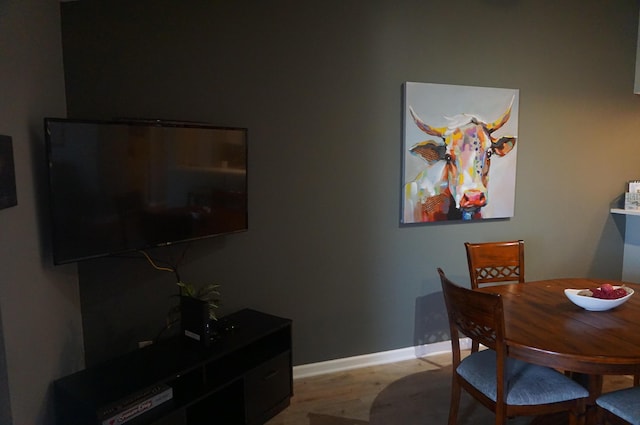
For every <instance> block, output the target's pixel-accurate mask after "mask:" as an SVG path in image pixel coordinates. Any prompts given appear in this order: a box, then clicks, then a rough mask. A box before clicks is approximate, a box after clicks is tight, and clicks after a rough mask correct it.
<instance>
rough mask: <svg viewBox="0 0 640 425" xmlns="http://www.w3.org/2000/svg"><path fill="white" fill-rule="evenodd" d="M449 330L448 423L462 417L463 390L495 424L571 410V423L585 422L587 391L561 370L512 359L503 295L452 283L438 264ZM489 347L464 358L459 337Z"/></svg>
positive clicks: (450, 423)
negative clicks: (449, 394)
mask: <svg viewBox="0 0 640 425" xmlns="http://www.w3.org/2000/svg"><path fill="white" fill-rule="evenodd" d="M438 274H439V275H440V281H441V284H442V292H443V294H444V300H445V304H446V308H447V316H448V319H449V329H450V333H451V352H452V359H453V361H452V381H451V405H450V407H449V422H448V423H449V425H455V424H456V422H457V418H458V409H459V404H460V398H461V392H462V389H464V390H465V391H466V392H467V393H469V394H470V395H471V396H473V397H474V398H475V399H476V400H478V401H479V402H480V403H481V404H483V405H484V406H485V407H487V408H489V409H490V410H492V411H493V412H494V413H495V424H496V425H504V424H506V421H507V418H510V417H515V416H537V415H546V414H551V413H558V412H568V415H569V424H570V425H577V424H583V423H584V420H585V410H586V399H587V397H588V396H589V392H588V391H587V390H586V389H585V388H584V387H583V386H581V385H580V384H578V383H577V382H575V381H573V380H571V379H570V378H568V377H566V376H564V375H563V374H562V373H560V372H558V371H556V370H554V369H551V368H547V367H543V366H538V365H534V364H531V363H526V362H523V361H521V360H517V359H514V358H512V357H509V352H508V348H507V344H506V342H505V325H504V310H503V304H502V297H501V296H500V295H499V294H493V293H486V292H480V291H474V290H471V289H468V288H464V287H461V286H459V285H456V284H455V283H453V282H452V281H450V280H449V279H448V278H447V276H446V275H445V273H444V272H443V271H442V269H440V268H438ZM461 334H464V335H466V336H467V337H469V338H471V339H472V340H475V341H478V342H480V343H481V344H483V345H484V346H486V347H487V349H485V350H481V351H478V352H475V353H471V354H469V355H468V356H466V357H465V358H464V359H462V356H461V350H460V342H459V338H460V335H461Z"/></svg>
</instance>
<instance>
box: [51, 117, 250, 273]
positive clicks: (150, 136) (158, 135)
mask: <svg viewBox="0 0 640 425" xmlns="http://www.w3.org/2000/svg"><path fill="white" fill-rule="evenodd" d="M44 126H45V142H46V149H47V161H48V181H49V195H50V196H49V203H50V211H51V220H52V231H53V232H52V233H53V235H52V242H53V243H52V245H53V261H54V263H55V264H64V263H70V262H76V261H80V260H85V259H90V258H97V257H103V256H108V255H115V254H123V253H126V252H131V251H135V250H143V249H146V248H151V247H157V246H163V245H170V244H174V243H178V242H186V241H192V240H197V239H201V238H206V237H212V236H217V235H225V234H229V233H235V232H241V231H245V230H247V228H248V211H247V129H246V128H233V127H217V126H212V125H206V124H194V123H182V122H165V121H155V120H130V121H124V120H114V121H96V120H78V119H63V118H45V119H44Z"/></svg>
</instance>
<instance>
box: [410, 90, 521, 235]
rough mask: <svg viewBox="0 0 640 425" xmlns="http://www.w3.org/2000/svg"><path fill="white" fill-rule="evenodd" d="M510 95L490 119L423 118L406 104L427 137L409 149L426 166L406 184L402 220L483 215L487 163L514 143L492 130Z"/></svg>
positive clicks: (502, 117)
mask: <svg viewBox="0 0 640 425" xmlns="http://www.w3.org/2000/svg"><path fill="white" fill-rule="evenodd" d="M513 99H514V98H512V99H511V103H510V104H509V105H508V107H507V108H506V110H504V112H503V113H502V114H501V115H500V116H498V117H496V118H495V119H494V121H492V122H484V121H483V120H482V119H480V118H479V117H478V116H477V115H472V114H459V115H456V116H453V117H446V118H447V120H448V124H447V125H446V126H443V127H435V126H433V125H430V124H428V123H426V122H425V121H424V120H423V119H421V118H420V116H419V115H418V113H416V111H415V110H414V109H413V107H411V106H409V114H410V116H411V119H412V120H413V123H414V124H415V126H417V128H419V129H420V131H421V132H423V133H424V134H426V135H427V136H430V137H431V138H428V139H426V140H423V141H420V142H418V143H415V144H414V145H413V146H411V147H410V148H409V152H410V153H411V154H412V155H415V156H417V157H419V158H420V159H421V160H422V161H424V168H423V169H422V171H420V172H419V173H418V174H417V175H416V176H415V178H414V179H413V180H411V181H408V182H406V183H405V187H404V220H403V221H404V222H405V223H419V222H431V221H442V220H472V219H479V218H482V217H483V215H482V209H483V208H484V207H486V206H487V205H488V203H489V202H490V199H489V171H490V168H491V162H492V161H494V160H500V159H501V157H504V156H505V155H507V154H509V153H510V152H511V151H512V150H513V149H514V147H515V144H516V137H512V136H509V135H503V136H498V135H497V134H496V132H497V131H498V130H499V129H500V128H501V127H503V126H504V125H505V124H506V123H507V122H508V121H509V118H510V117H511V111H512V106H513Z"/></svg>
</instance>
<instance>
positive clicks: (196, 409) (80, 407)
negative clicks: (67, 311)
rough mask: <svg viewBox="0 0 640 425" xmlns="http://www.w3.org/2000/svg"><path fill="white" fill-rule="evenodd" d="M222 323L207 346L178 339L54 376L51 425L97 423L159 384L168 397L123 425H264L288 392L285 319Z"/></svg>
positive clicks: (240, 318) (245, 315)
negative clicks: (123, 402) (54, 417)
mask: <svg viewBox="0 0 640 425" xmlns="http://www.w3.org/2000/svg"><path fill="white" fill-rule="evenodd" d="M225 320H226V321H227V322H228V323H232V324H233V327H232V329H231V330H230V331H227V332H225V333H224V334H223V336H222V337H221V338H219V339H217V340H216V341H215V342H214V343H213V344H212V345H211V346H210V347H203V346H202V345H201V344H198V343H197V342H195V341H190V340H188V339H186V338H184V337H180V336H178V337H174V338H171V339H168V340H166V341H162V342H159V343H156V344H153V345H151V346H148V347H145V348H142V349H140V350H136V351H134V352H131V353H128V354H126V355H124V356H122V357H119V358H116V359H113V360H111V361H108V362H106V363H103V364H101V365H99V366H96V367H91V368H88V369H85V370H82V371H80V372H77V373H74V374H72V375H69V376H67V377H64V378H61V379H58V380H57V381H55V383H54V388H55V400H56V415H57V421H58V425H94V424H100V425H101V424H102V420H103V419H104V416H102V415H100V414H99V412H101V411H102V410H103V409H104V407H105V406H109V405H113V404H114V403H115V404H117V403H118V401H121V400H127V399H128V398H130V397H131V395H132V394H136V393H139V392H140V391H142V390H145V389H147V388H151V387H154V386H159V385H166V386H168V387H170V388H171V390H172V393H173V395H172V398H171V400H169V401H167V402H164V403H162V404H159V405H158V406H157V407H154V408H151V409H150V410H148V411H146V412H145V413H143V414H141V415H140V416H137V417H135V418H133V419H131V420H129V421H127V422H124V424H126V425H201V424H210V423H219V424H225V425H260V424H264V423H265V422H266V421H268V420H269V419H271V418H272V417H273V416H275V415H276V414H277V413H278V412H280V411H282V410H283V409H284V408H286V407H287V406H288V405H289V402H290V398H291V396H292V395H293V375H292V363H291V320H289V319H283V318H280V317H276V316H272V315H269V314H265V313H261V312H258V311H255V310H250V309H245V310H241V311H239V312H237V313H234V314H231V315H229V316H226V317H225Z"/></svg>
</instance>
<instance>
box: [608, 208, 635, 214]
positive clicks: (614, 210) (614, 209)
mask: <svg viewBox="0 0 640 425" xmlns="http://www.w3.org/2000/svg"><path fill="white" fill-rule="evenodd" d="M611 212H612V213H613V214H625V215H640V210H625V209H622V208H611Z"/></svg>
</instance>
